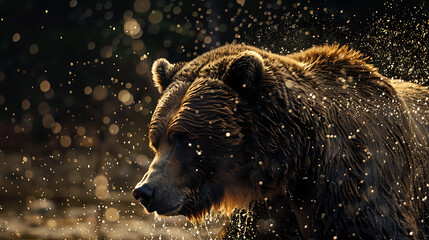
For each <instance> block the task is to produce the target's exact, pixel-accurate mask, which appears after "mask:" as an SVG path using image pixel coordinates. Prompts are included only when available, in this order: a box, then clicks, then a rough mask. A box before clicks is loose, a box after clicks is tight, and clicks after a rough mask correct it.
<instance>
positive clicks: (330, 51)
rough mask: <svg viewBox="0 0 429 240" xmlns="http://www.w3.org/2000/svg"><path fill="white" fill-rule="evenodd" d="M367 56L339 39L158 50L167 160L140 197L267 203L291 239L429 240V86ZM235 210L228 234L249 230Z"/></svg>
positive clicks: (195, 211) (161, 138) (169, 206)
mask: <svg viewBox="0 0 429 240" xmlns="http://www.w3.org/2000/svg"><path fill="white" fill-rule="evenodd" d="M366 61H367V59H366V58H364V57H363V56H362V54H360V53H359V52H357V51H354V50H350V49H348V48H347V47H339V46H338V45H329V46H322V47H313V48H311V49H308V50H306V51H303V52H299V53H294V54H290V55H285V56H283V55H277V54H273V53H270V52H267V51H264V50H261V49H258V48H255V47H251V46H246V45H226V46H222V47H219V48H217V49H214V50H211V51H209V52H207V53H205V54H203V55H201V56H199V57H197V58H195V59H194V60H192V61H190V62H181V63H176V64H171V63H169V62H168V61H167V60H165V59H158V60H157V61H156V62H155V63H154V65H153V68H152V72H153V77H154V82H155V85H156V86H157V88H158V90H159V92H160V93H161V95H162V97H161V99H160V101H159V103H158V105H157V107H156V110H155V112H154V114H153V117H152V120H151V123H150V131H149V138H150V144H151V147H152V148H153V150H154V152H155V157H154V159H153V162H152V163H151V165H150V167H149V170H148V172H147V173H146V175H145V176H144V177H143V179H142V181H141V182H140V183H138V184H137V186H136V189H135V190H134V196H135V198H136V199H139V200H140V202H141V203H142V204H143V205H144V206H145V207H146V208H147V210H148V211H149V212H153V211H156V212H157V213H158V214H161V215H167V216H169V215H170V216H171V215H179V214H181V215H185V216H187V217H189V218H190V219H202V218H203V217H204V216H205V215H206V214H208V213H210V212H215V213H222V214H225V215H228V214H230V213H231V212H234V209H236V210H235V213H238V216H240V215H241V214H242V211H241V210H240V209H247V210H249V209H251V208H250V207H249V206H256V211H254V217H255V218H258V217H259V218H265V219H269V218H270V219H271V220H272V221H274V222H275V225H277V226H280V227H279V228H278V229H277V234H275V235H272V236H275V237H277V238H281V239H287V238H293V237H295V239H426V238H427V237H428V236H429V230H428V220H429V218H428V214H429V213H428V212H427V211H428V201H426V199H427V194H428V183H426V182H427V172H426V171H428V170H429V168H428V164H427V161H426V160H427V159H428V158H429V150H428V147H429V142H428V136H429V122H428V118H429V114H428V110H429V107H428V103H429V91H428V90H427V88H426V87H423V86H421V85H418V84H413V83H407V82H402V81H398V80H392V79H388V78H386V77H384V76H382V75H381V74H379V73H378V72H377V69H376V68H375V67H374V66H372V65H371V64H368V63H367V62H366ZM264 202H265V203H266V204H264ZM272 206H276V207H275V208H277V210H275V211H276V214H273V215H271V213H270V211H274V209H273V207H272ZM279 209H281V213H279V212H278V210H279ZM250 215H252V214H250ZM264 215H265V216H264ZM267 215H269V217H267ZM231 216H232V218H231V223H230V224H227V226H226V227H225V229H224V230H223V231H222V232H223V233H222V236H220V238H232V239H241V238H244V236H245V235H240V234H242V232H240V231H239V230H235V229H234V228H235V227H237V226H238V225H243V223H237V221H234V219H235V220H237V219H236V218H235V217H234V214H233V215H231ZM252 218H253V217H252ZM253 222H255V221H253ZM263 223H264V222H262V221H259V222H258V223H257V224H254V223H252V224H253V225H252V226H256V228H257V229H256V230H254V231H250V232H251V233H252V234H255V235H254V236H250V237H251V238H258V237H260V238H265V237H261V236H266V235H264V234H263V233H261V234H260V235H258V234H259V233H258V228H262V227H261V226H262V225H263ZM282 229H283V230H282ZM288 229H292V230H293V229H296V231H297V232H298V233H297V234H295V235H294V236H289V234H291V231H288ZM273 233H275V230H274V231H273ZM248 237H249V236H248Z"/></svg>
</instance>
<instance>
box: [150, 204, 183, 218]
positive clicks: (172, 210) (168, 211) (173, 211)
mask: <svg viewBox="0 0 429 240" xmlns="http://www.w3.org/2000/svg"><path fill="white" fill-rule="evenodd" d="M181 209H182V204H181V203H178V204H177V205H175V206H173V207H169V208H165V209H161V210H156V213H157V214H159V215H164V216H176V215H179V214H180V210H181Z"/></svg>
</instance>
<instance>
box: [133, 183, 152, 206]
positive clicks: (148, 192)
mask: <svg viewBox="0 0 429 240" xmlns="http://www.w3.org/2000/svg"><path fill="white" fill-rule="evenodd" d="M155 193H156V192H155V188H152V187H150V186H149V185H148V184H143V185H141V186H138V187H136V188H135V189H134V191H133V195H134V198H135V199H136V200H140V202H141V204H143V206H145V207H146V209H147V210H148V211H149V212H153V210H152V211H151V210H150V205H151V203H152V199H154V198H155Z"/></svg>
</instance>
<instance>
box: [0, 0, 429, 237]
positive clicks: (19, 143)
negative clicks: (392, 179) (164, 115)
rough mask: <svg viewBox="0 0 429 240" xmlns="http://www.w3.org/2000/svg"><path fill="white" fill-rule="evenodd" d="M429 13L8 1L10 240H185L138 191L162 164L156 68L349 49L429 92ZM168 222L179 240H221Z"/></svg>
mask: <svg viewBox="0 0 429 240" xmlns="http://www.w3.org/2000/svg"><path fill="white" fill-rule="evenodd" d="M428 12H429V7H428V4H427V3H426V2H425V1H418V0H414V1H412V0H409V1H399V0H395V1H376V0H360V1H358V0H349V1H343V0H335V1H334V0H332V1H289V0H279V1H250V0H247V1H244V0H237V1H216V0H204V1H203V0H201V1H186V0H181V1H177V0H156V1H149V0H135V1H110V0H107V1H106V0H89V1H77V0H71V1H54V0H52V1H36V0H33V1H32V0H23V1H10V0H0V238H16V237H25V238H38V237H43V238H53V239H54V238H64V237H67V238H79V237H83V238H87V237H94V236H98V237H100V238H102V237H108V238H115V237H117V236H123V235H122V234H131V233H133V234H135V235H129V236H130V238H132V236H135V237H136V238H137V236H140V237H141V236H143V235H144V234H148V236H149V235H151V234H152V237H153V236H158V235H163V236H167V237H170V238H174V236H176V235H174V234H176V233H172V232H167V231H166V230H165V229H164V230H165V231H164V230H162V231H161V232H158V230H157V227H156V226H157V225H156V224H157V220H156V219H157V218H156V219H155V220H154V219H153V218H152V217H148V216H143V217H142V208H141V207H140V206H136V205H135V203H134V202H133V201H132V197H131V195H130V192H131V190H132V189H133V187H134V185H135V184H136V183H137V181H138V180H139V179H140V178H141V177H142V176H143V174H144V172H145V171H146V169H147V167H148V164H149V162H150V159H151V157H152V153H151V151H150V149H149V148H148V140H147V132H148V127H147V125H148V123H149V121H150V117H151V113H152V110H153V109H154V107H155V105H156V102H157V99H158V97H159V95H158V93H157V91H156V89H155V88H154V87H153V84H152V82H151V73H150V68H151V64H152V62H153V61H154V60H155V59H157V58H160V57H164V58H167V59H168V60H169V61H170V62H176V61H187V60H191V59H192V58H194V57H195V56H196V55H199V54H201V53H203V52H205V51H208V50H210V49H213V48H216V47H217V46H220V45H223V44H225V43H246V44H251V45H255V46H257V47H261V48H265V49H267V50H269V51H273V52H277V53H281V54H286V53H289V52H294V51H300V50H303V49H306V48H308V47H311V46H314V45H319V44H326V43H330V44H332V43H339V44H345V45H349V46H351V47H353V48H355V49H357V50H360V51H362V52H363V53H364V54H365V55H366V56H368V57H369V58H370V59H369V61H370V62H372V63H373V64H374V65H376V66H377V67H379V68H380V72H381V73H382V74H384V75H386V76H388V77H393V78H400V79H404V80H406V81H413V82H419V83H426V81H427V80H428V76H429V74H428V70H429V67H428V60H429V57H428V47H429V45H428V44H429V40H428V34H429V17H428ZM121 221H122V222H121ZM127 221H129V222H127ZM133 221H134V222H133ZM142 221H143V222H145V221H146V222H148V223H150V224H149V225H147V226H146V225H141V224H140V223H141V222H142ZM159 221H161V220H159ZM124 222H126V224H128V225H126V226H128V227H124V226H122V225H120V224H124ZM11 223H14V224H11ZM169 223H171V225H172V226H175V227H177V229H179V230H178V231H179V232H178V233H177V234H178V235H177V236H181V234H185V233H186V234H188V235H189V238H192V237H193V236H194V235H200V236H205V235H204V234H206V235H209V236H211V234H212V233H211V232H210V231H209V230H207V233H200V232H197V231H198V230H195V229H194V230H192V229H193V228H191V229H189V226H190V225H187V224H186V222H185V220H184V219H183V218H174V219H173V220H170V222H169ZM79 224H80V225H79ZM109 224H119V225H120V226H121V227H120V229H121V231H120V232H118V231H119V230H118V229H119V227H118V228H116V227H115V228H112V227H111V225H109ZM132 224H136V225H135V226H134V227H130V225H132ZM151 224H152V225H151ZM215 225H216V223H214V226H215ZM137 226H138V227H137ZM147 228H151V229H152V230H148V229H147ZM215 228H216V227H213V229H215ZM82 229H83V230H82ZM136 229H137V230H136ZM161 229H163V228H162V227H161ZM213 231H214V230H213ZM183 232H185V233H183ZM115 234H116V235H115ZM119 238H120V237H119Z"/></svg>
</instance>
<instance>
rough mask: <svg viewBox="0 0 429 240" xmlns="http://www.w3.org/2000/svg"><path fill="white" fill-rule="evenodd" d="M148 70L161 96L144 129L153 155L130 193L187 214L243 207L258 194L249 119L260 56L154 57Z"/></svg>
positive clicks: (154, 207)
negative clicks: (180, 60) (251, 174)
mask: <svg viewBox="0 0 429 240" xmlns="http://www.w3.org/2000/svg"><path fill="white" fill-rule="evenodd" d="M227 50H228V49H227ZM152 73H153V78H154V82H155V85H156V87H157V88H158V90H159V92H160V94H161V95H162V96H161V99H160V100H159V102H158V105H157V107H156V109H155V111H154V114H153V116H152V120H151V123H150V131H149V139H150V145H151V147H152V149H153V150H154V152H155V157H154V159H153V161H152V163H151V165H150V167H149V170H148V172H147V173H146V174H145V176H144V177H143V179H142V180H141V182H140V183H138V184H137V186H136V189H135V190H134V197H135V198H136V199H138V200H140V202H141V203H142V204H143V205H144V206H145V207H146V209H147V210H148V211H149V212H154V211H156V212H157V213H158V214H161V215H178V214H182V215H186V216H188V217H189V218H191V219H192V218H197V219H198V218H200V217H202V216H204V215H205V214H206V213H208V212H209V211H210V210H212V209H215V210H221V211H222V212H229V211H230V210H232V209H234V208H236V207H245V206H246V205H247V204H248V203H249V202H250V201H251V200H252V199H255V195H257V194H258V189H257V187H258V186H254V185H255V184H254V183H251V180H250V179H249V178H250V177H249V171H250V170H249V168H254V166H253V167H252V166H251V165H252V164H253V163H251V162H253V160H252V159H253V158H254V157H253V156H252V149H250V148H252V146H251V144H250V143H249V142H251V141H252V140H251V139H249V137H248V136H249V135H252V134H249V133H248V131H251V130H250V128H248V127H247V125H249V124H252V114H250V112H251V111H252V110H251V109H248V106H249V105H250V104H249V103H251V102H252V101H254V98H255V94H257V91H258V86H259V84H260V83H261V82H262V81H263V79H264V77H265V76H264V75H265V66H264V59H263V57H262V56H261V55H260V54H259V53H257V52H255V51H251V50H245V51H240V52H234V51H231V52H228V51H226V50H223V51H218V52H215V53H213V52H211V53H210V54H204V55H201V56H200V57H197V58H196V59H194V60H193V61H191V62H187V63H177V64H171V63H169V62H168V61H167V60H165V59H158V60H157V61H156V62H155V63H154V65H153V68H152ZM258 182H259V181H258ZM256 185H258V184H256Z"/></svg>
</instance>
